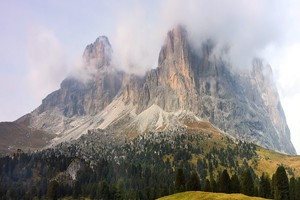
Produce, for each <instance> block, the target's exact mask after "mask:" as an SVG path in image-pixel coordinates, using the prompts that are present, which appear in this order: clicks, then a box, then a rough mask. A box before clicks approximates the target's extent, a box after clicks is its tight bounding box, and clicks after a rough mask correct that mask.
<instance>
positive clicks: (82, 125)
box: [28, 26, 296, 154]
mask: <svg viewBox="0 0 300 200" xmlns="http://www.w3.org/2000/svg"><path fill="white" fill-rule="evenodd" d="M213 50H214V43H213V41H211V40H206V41H204V42H203V43H202V47H201V48H200V49H198V50H196V48H194V47H193V45H192V43H191V42H190V41H189V37H188V33H187V31H186V30H185V29H184V28H183V27H181V26H178V27H176V28H174V29H173V30H172V31H169V32H168V34H167V37H166V40H165V43H164V45H163V47H162V48H161V51H160V54H159V58H158V67H157V68H156V69H152V70H150V71H148V72H147V73H146V74H145V76H142V77H141V76H137V75H133V74H127V73H125V72H121V71H119V70H117V69H116V68H115V67H114V66H112V64H111V55H112V52H113V51H112V49H111V46H110V43H109V41H108V39H107V38H106V37H99V38H97V40H96V41H95V42H94V43H93V44H90V45H88V46H87V47H86V49H85V51H84V54H83V58H84V61H85V63H86V67H87V70H90V69H91V68H92V69H93V70H90V71H93V73H92V74H91V75H90V77H89V80H88V81H87V82H82V81H80V80H77V79H76V78H67V79H65V80H64V81H63V82H62V84H61V88H60V89H59V90H57V91H55V92H53V93H51V94H50V95H48V96H47V97H46V98H45V99H44V100H43V102H42V105H41V106H40V107H39V108H37V109H36V110H35V111H33V112H32V113H31V115H29V116H30V119H29V120H28V121H30V127H33V128H36V129H41V130H43V131H46V132H50V133H55V134H58V136H59V137H58V139H57V140H56V142H58V141H65V140H68V139H76V138H78V137H79V136H80V135H82V134H84V133H86V132H87V131H88V130H90V129H97V128H101V129H106V128H110V129H115V130H118V131H116V132H118V133H119V134H121V135H122V134H124V135H134V134H133V133H140V132H143V131H148V130H149V129H159V130H164V129H166V128H168V127H178V126H181V125H182V126H185V125H184V124H180V123H181V121H182V120H181V118H182V116H187V115H188V116H189V118H195V119H197V120H203V121H209V122H210V123H211V124H213V125H214V126H215V127H217V128H219V129H220V130H222V131H223V132H225V133H227V134H229V135H231V136H233V137H235V138H238V139H242V140H246V141H248V142H254V143H256V144H259V145H261V146H263V147H267V148H270V149H273V150H276V151H280V152H284V153H289V154H295V153H296V152H295V149H294V147H293V145H292V143H291V141H290V132H289V128H288V126H287V123H286V119H285V116H284V112H283V109H282V107H281V104H280V99H279V95H278V93H277V89H276V87H275V84H274V83H273V77H272V71H271V68H270V66H268V65H264V64H263V62H262V61H261V60H260V59H254V60H253V63H252V69H250V70H248V71H245V72H243V73H238V72H237V71H235V70H233V69H232V67H231V65H230V63H228V62H226V61H225V59H223V58H222V56H220V55H216V54H214V53H213V52H214V51H213ZM187 113H188V114H187ZM175 125H176V126H175ZM116 127H117V128H116ZM125 132H126V134H125ZM62 138H64V140H60V139H62Z"/></svg>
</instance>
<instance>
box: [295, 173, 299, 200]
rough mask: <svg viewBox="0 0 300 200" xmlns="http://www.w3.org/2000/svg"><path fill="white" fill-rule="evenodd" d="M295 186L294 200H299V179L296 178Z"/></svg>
mask: <svg viewBox="0 0 300 200" xmlns="http://www.w3.org/2000/svg"><path fill="white" fill-rule="evenodd" d="M295 185H296V186H295V187H296V188H295V199H300V178H297V180H296V184H295Z"/></svg>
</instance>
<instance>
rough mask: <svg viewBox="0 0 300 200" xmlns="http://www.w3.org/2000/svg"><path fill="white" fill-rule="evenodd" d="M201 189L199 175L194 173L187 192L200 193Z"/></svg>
mask: <svg viewBox="0 0 300 200" xmlns="http://www.w3.org/2000/svg"><path fill="white" fill-rule="evenodd" d="M200 189H201V185H200V179H199V176H198V174H197V173H196V172H195V171H193V173H192V175H191V178H190V179H189V181H188V182H187V190H189V191H199V190H200Z"/></svg>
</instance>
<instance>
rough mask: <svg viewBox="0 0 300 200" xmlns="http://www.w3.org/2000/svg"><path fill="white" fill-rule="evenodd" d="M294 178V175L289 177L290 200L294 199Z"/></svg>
mask: <svg viewBox="0 0 300 200" xmlns="http://www.w3.org/2000/svg"><path fill="white" fill-rule="evenodd" d="M295 194H296V179H295V177H292V178H290V200H296V198H295Z"/></svg>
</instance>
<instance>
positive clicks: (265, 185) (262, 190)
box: [258, 173, 271, 198]
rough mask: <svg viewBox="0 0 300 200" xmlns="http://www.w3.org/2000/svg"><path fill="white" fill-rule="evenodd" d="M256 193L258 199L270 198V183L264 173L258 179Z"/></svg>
mask: <svg viewBox="0 0 300 200" xmlns="http://www.w3.org/2000/svg"><path fill="white" fill-rule="evenodd" d="M258 193H259V196H260V197H264V198H271V181H270V178H269V176H268V175H266V174H265V173H263V174H262V175H261V177H260V181H259V191H258Z"/></svg>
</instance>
